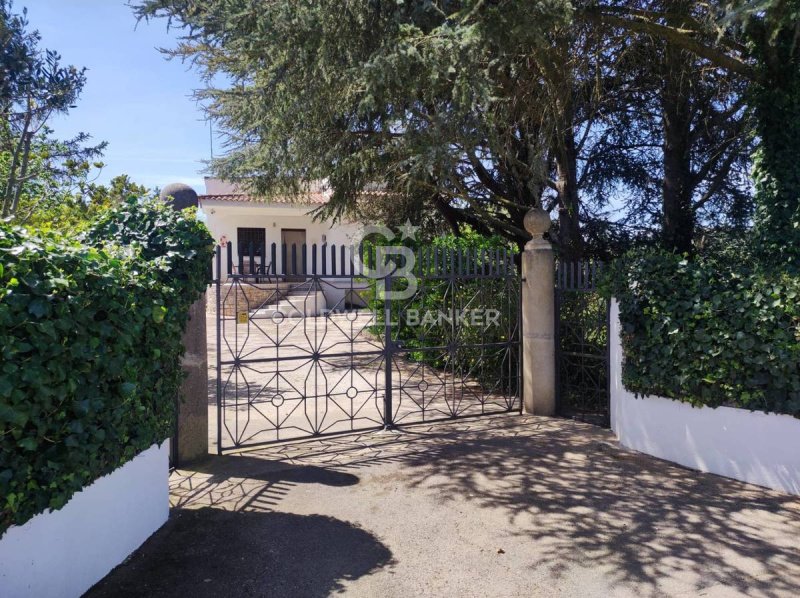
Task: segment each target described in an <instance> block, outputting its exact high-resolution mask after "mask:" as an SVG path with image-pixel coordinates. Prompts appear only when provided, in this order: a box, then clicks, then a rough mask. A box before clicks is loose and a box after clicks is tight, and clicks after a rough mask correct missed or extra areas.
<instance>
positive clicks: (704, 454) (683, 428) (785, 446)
mask: <svg viewBox="0 0 800 598" xmlns="http://www.w3.org/2000/svg"><path fill="white" fill-rule="evenodd" d="M620 331H621V325H620V321H619V305H618V303H617V301H616V300H613V301H612V304H611V326H610V330H609V336H610V339H611V428H612V429H613V430H614V432H615V433H616V434H617V437H618V438H619V441H620V444H622V445H623V446H625V447H627V448H630V449H633V450H636V451H640V452H642V453H647V454H649V455H653V456H655V457H658V458H660V459H666V460H668V461H673V462H675V463H679V464H680V465H684V466H686V467H691V468H692V469H697V470H700V471H706V472H710V473H715V474H718V475H722V476H726V477H729V478H734V479H737V480H742V481H744V482H749V483H751V484H758V485H759V486H766V487H768V488H773V489H775V490H782V491H784V492H789V493H791V494H798V495H800V419H796V418H794V417H791V416H788V415H777V414H774V413H763V412H759V411H756V412H751V411H748V410H746V409H734V408H731V407H718V408H716V409H711V408H709V407H702V408H697V407H692V406H691V405H690V404H688V403H681V402H680V401H674V400H670V399H665V398H662V397H654V396H648V397H640V398H636V397H635V396H634V394H633V393H631V392H628V391H627V390H626V389H625V388H624V386H623V385H622V360H623V354H622V346H621V341H620Z"/></svg>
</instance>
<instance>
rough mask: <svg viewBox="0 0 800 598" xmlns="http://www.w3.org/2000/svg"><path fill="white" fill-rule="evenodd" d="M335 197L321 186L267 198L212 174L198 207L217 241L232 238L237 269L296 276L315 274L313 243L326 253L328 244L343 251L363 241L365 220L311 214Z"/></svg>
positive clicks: (234, 263) (234, 261) (233, 257)
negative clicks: (322, 218) (330, 218)
mask: <svg viewBox="0 0 800 598" xmlns="http://www.w3.org/2000/svg"><path fill="white" fill-rule="evenodd" d="M329 198H330V192H329V191H326V190H324V189H319V190H314V191H311V192H309V193H308V194H306V195H305V196H304V197H302V198H299V199H298V198H284V197H276V198H271V199H269V200H266V199H261V198H257V197H253V196H251V195H248V194H247V193H243V192H242V191H241V190H239V189H238V188H237V187H236V186H235V185H232V184H231V183H227V182H225V181H221V180H219V179H213V178H207V179H206V193H205V195H200V196H199V197H198V206H199V208H200V209H201V210H202V212H203V214H204V215H205V218H206V225H207V226H208V229H209V230H210V231H211V234H212V235H213V237H214V238H215V239H216V240H217V242H220V241H221V240H223V239H226V240H227V241H229V242H230V244H231V253H232V262H233V266H234V268H235V269H236V270H237V271H240V270H241V273H243V274H245V273H250V270H251V268H252V270H253V271H254V272H255V273H258V272H259V271H261V272H263V273H265V274H267V273H269V271H270V270H269V269H270V268H271V272H274V273H275V274H278V275H295V274H300V273H301V272H308V273H310V272H311V249H312V246H313V245H316V246H317V249H318V251H322V247H323V246H326V248H327V249H328V251H330V250H331V249H332V248H333V247H334V246H335V247H336V249H337V253H338V250H339V249H340V248H341V247H342V246H345V247H346V248H348V251H349V246H350V245H351V244H354V243H358V235H359V231H360V230H361V228H362V227H361V225H360V224H358V223H355V222H337V223H336V224H334V223H333V222H331V221H315V220H314V218H313V216H312V214H311V212H312V211H313V210H314V209H315V208H319V207H320V206H322V205H324V204H326V203H327V202H328V199H329ZM273 244H274V246H275V247H274V248H273ZM303 245H305V246H306V251H305V254H306V260H305V262H306V264H305V265H306V269H305V270H303V267H302V254H303V249H302V247H303ZM284 246H285V248H286V249H285V250H286V256H285V257H284V256H283V254H282V251H283V249H284ZM292 246H294V256H293V255H292V251H293V250H292ZM251 253H252V257H253V262H254V263H253V264H252V266H251V261H250V257H251ZM261 253H266V255H261ZM242 268H243V269H242Z"/></svg>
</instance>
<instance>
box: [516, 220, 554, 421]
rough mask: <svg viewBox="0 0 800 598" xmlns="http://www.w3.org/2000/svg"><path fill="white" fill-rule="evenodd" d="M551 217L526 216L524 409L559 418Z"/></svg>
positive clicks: (523, 321) (523, 340) (523, 275)
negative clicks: (556, 414)
mask: <svg viewBox="0 0 800 598" xmlns="http://www.w3.org/2000/svg"><path fill="white" fill-rule="evenodd" d="M551 226H552V222H551V220H550V216H549V215H548V214H547V212H545V211H544V210H543V209H542V208H540V207H535V208H531V209H530V210H529V211H528V213H527V214H526V215H525V230H527V231H528V232H529V233H530V234H531V237H532V238H531V240H530V241H528V243H527V245H525V250H524V251H523V253H522V277H523V283H522V406H523V410H524V411H525V413H529V414H532V415H555V412H556V350H555V349H556V348H555V287H554V285H555V258H554V256H553V246H552V245H551V244H550V242H549V241H548V240H547V239H545V238H544V235H545V233H547V232H548V231H549V230H550V227H551Z"/></svg>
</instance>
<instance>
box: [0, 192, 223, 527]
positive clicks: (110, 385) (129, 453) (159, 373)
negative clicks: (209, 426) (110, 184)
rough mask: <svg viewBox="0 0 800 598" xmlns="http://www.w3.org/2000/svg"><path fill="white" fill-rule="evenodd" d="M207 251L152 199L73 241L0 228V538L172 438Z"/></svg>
mask: <svg viewBox="0 0 800 598" xmlns="http://www.w3.org/2000/svg"><path fill="white" fill-rule="evenodd" d="M212 247H213V242H212V239H211V237H210V235H209V233H208V231H207V229H206V228H205V226H204V225H203V224H202V223H200V222H198V221H197V220H196V219H195V218H194V217H193V215H192V214H190V213H186V212H184V213H177V212H175V211H173V210H172V209H171V208H169V207H168V206H166V205H165V204H163V203H159V202H156V201H150V202H139V201H137V200H135V199H130V200H128V201H127V202H125V203H123V204H121V205H120V206H118V207H116V208H114V209H112V210H110V211H108V212H106V213H105V214H104V215H103V216H101V217H100V218H99V219H98V220H97V221H96V222H95V223H94V224H92V226H91V227H90V228H89V229H88V230H87V231H86V232H85V234H84V235H83V237H82V238H81V239H79V240H77V241H72V240H70V241H65V240H63V239H62V238H59V237H56V236H53V235H50V234H45V233H42V234H34V233H29V232H27V231H26V230H25V229H22V228H19V227H14V226H11V225H9V224H2V225H0V293H1V295H0V346H1V347H2V365H0V533H2V532H3V531H5V529H6V528H7V527H8V526H9V525H12V524H16V525H19V524H22V523H24V522H25V521H27V520H28V519H30V518H31V517H32V516H34V515H36V514H37V513H40V512H42V511H44V510H46V509H58V508H60V507H62V506H63V505H64V504H65V503H66V502H67V501H68V500H69V498H70V497H71V496H72V495H73V494H74V493H75V492H77V491H79V490H80V489H81V488H83V487H85V486H86V485H87V484H90V483H91V482H92V481H94V480H96V479H97V478H99V477H101V476H103V475H106V474H108V473H110V472H111V471H113V470H115V469H116V468H118V467H119V466H120V465H122V464H123V463H125V462H126V461H128V460H130V459H132V458H133V457H134V456H135V455H136V454H137V453H139V452H141V451H143V450H145V449H147V448H149V447H150V446H152V445H153V444H159V443H161V442H163V441H164V440H165V439H166V438H168V437H169V436H171V434H172V431H173V429H174V422H175V408H176V402H177V401H178V400H179V392H180V386H181V382H182V380H183V373H182V370H181V363H180V362H181V356H182V354H183V351H184V348H183V344H182V341H181V336H182V331H183V329H184V327H185V324H186V320H187V314H188V309H189V306H190V305H191V304H192V303H193V302H194V301H195V300H196V299H197V298H198V297H199V295H200V293H202V292H203V291H204V290H205V287H206V284H207V282H208V280H207V278H208V265H209V263H210V260H211V256H212V251H213V249H212Z"/></svg>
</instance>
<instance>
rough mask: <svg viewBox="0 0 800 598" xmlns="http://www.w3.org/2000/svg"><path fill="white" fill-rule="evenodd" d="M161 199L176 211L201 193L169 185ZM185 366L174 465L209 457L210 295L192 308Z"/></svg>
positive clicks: (193, 203) (173, 448)
mask: <svg viewBox="0 0 800 598" xmlns="http://www.w3.org/2000/svg"><path fill="white" fill-rule="evenodd" d="M161 198H162V199H164V200H165V201H167V202H169V203H170V205H172V207H173V208H174V209H175V210H184V209H186V208H189V207H192V206H197V203H198V201H197V193H195V191H194V189H192V188H191V187H189V186H188V185H182V184H174V185H167V186H166V187H164V189H163V190H162V191H161ZM182 340H183V346H184V349H185V350H186V352H185V353H184V356H183V360H182V361H181V366H182V368H183V371H184V372H185V373H186V378H185V379H184V381H183V384H182V385H181V400H180V403H179V405H178V424H177V426H176V431H175V435H176V437H175V438H173V439H172V443H171V445H170V446H171V455H170V456H171V460H172V464H173V465H179V464H180V465H183V464H184V463H187V462H189V461H194V460H197V459H202V458H205V457H207V456H208V339H207V337H206V293H203V295H202V296H201V297H200V299H198V300H197V301H195V302H194V303H193V304H192V306H191V307H190V308H189V321H188V322H187V323H186V330H185V331H184V332H183V339H182Z"/></svg>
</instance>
